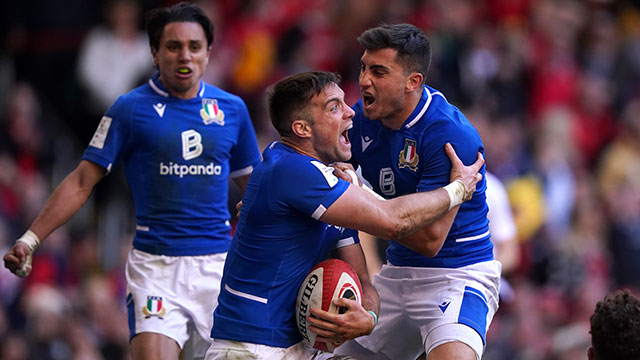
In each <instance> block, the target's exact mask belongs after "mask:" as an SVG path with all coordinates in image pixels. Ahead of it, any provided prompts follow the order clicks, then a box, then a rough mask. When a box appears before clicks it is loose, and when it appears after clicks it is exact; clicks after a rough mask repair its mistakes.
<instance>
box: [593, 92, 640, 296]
mask: <svg viewBox="0 0 640 360" xmlns="http://www.w3.org/2000/svg"><path fill="white" fill-rule="evenodd" d="M638 114H640V100H634V101H631V102H630V103H629V104H628V105H627V106H626V108H625V109H624V112H623V114H622V127H623V129H622V131H620V134H619V135H618V137H617V138H616V139H615V140H614V141H613V142H612V143H611V144H609V145H608V146H607V148H606V149H605V151H604V153H603V156H602V158H601V160H600V164H599V169H598V173H597V175H598V186H599V192H600V194H601V196H602V198H603V199H604V205H605V211H606V215H607V219H608V220H609V221H608V232H609V238H610V243H609V246H610V251H611V255H612V258H613V261H612V264H611V266H612V268H613V273H614V276H615V280H616V283H617V285H618V286H633V287H635V288H639V289H640V262H638V258H639V256H640V161H638V159H640V116H639V115H638Z"/></svg>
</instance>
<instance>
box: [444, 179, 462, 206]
mask: <svg viewBox="0 0 640 360" xmlns="http://www.w3.org/2000/svg"><path fill="white" fill-rule="evenodd" d="M444 189H445V190H447V194H449V210H451V209H453V208H454V207H456V206H458V205H460V204H462V203H463V202H464V194H465V193H466V190H465V188H464V184H463V183H462V180H460V179H458V180H455V181H454V182H452V183H450V184H449V185H447V186H445V187H444Z"/></svg>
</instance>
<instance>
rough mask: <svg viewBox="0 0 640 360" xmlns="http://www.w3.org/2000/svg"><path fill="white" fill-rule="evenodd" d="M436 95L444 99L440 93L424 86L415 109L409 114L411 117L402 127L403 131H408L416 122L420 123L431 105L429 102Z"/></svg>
mask: <svg viewBox="0 0 640 360" xmlns="http://www.w3.org/2000/svg"><path fill="white" fill-rule="evenodd" d="M436 95H440V96H442V97H443V98H444V95H443V94H442V93H441V92H439V91H436V90H434V89H430V88H429V87H427V86H426V85H425V86H424V90H423V91H422V97H421V98H420V101H419V102H418V105H417V106H416V108H415V109H414V110H413V112H412V113H411V115H410V116H409V118H408V119H407V121H406V122H405V124H404V125H403V126H404V128H405V129H409V128H410V127H412V126H413V125H415V124H416V123H417V122H418V121H420V119H422V117H423V116H424V114H425V113H426V112H427V109H428V108H429V105H431V100H432V99H433V97H434V96H436ZM445 100H446V99H445Z"/></svg>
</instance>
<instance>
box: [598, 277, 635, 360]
mask: <svg viewBox="0 0 640 360" xmlns="http://www.w3.org/2000/svg"><path fill="white" fill-rule="evenodd" d="M589 332H590V333H591V345H592V346H593V351H594V353H595V355H596V358H597V359H599V360H613V359H616V360H625V359H640V299H638V298H637V297H635V296H633V295H632V294H631V293H630V292H629V290H625V291H617V292H615V293H613V294H610V295H607V296H606V297H605V298H604V300H602V301H599V302H598V303H597V304H596V309H595V311H594V313H593V315H591V331H589Z"/></svg>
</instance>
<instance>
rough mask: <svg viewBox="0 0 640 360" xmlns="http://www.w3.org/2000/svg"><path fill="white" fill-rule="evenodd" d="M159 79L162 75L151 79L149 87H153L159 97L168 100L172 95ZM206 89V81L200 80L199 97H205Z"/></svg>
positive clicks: (157, 74) (158, 74)
mask: <svg viewBox="0 0 640 360" xmlns="http://www.w3.org/2000/svg"><path fill="white" fill-rule="evenodd" d="M159 77H160V73H156V74H155V75H153V76H152V77H151V79H149V86H151V89H153V91H155V92H156V93H157V94H158V95H160V96H164V97H166V98H168V97H169V96H171V94H170V93H169V91H167V89H166V88H165V87H164V85H162V81H160V79H159ZM204 89H205V87H204V81H202V80H200V91H198V97H202V96H203V95H204Z"/></svg>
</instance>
